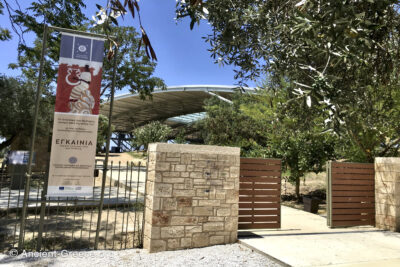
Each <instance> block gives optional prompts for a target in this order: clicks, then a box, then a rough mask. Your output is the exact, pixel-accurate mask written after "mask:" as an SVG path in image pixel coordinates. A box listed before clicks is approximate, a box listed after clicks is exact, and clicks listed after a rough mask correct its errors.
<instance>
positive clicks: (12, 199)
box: [0, 187, 143, 210]
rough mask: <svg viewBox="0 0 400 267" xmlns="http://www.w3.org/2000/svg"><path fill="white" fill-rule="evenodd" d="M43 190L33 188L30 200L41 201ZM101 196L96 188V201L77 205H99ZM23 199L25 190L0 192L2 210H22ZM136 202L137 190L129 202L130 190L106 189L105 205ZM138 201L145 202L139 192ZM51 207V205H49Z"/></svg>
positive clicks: (30, 203)
mask: <svg viewBox="0 0 400 267" xmlns="http://www.w3.org/2000/svg"><path fill="white" fill-rule="evenodd" d="M41 191H42V190H39V192H38V190H37V189H36V188H32V189H31V191H30V193H29V199H32V200H37V199H39V200H40V196H41V194H42V192H41ZM38 193H39V194H38ZM100 194H101V188H100V187H95V188H94V201H93V202H79V201H78V202H77V205H79V206H82V205H97V204H98V201H99V200H100ZM23 199H24V191H23V190H20V191H19V190H11V192H10V191H9V190H8V188H6V189H3V190H2V191H1V192H0V210H6V209H7V207H9V208H16V207H19V208H22V205H23ZM50 199H51V200H57V199H58V198H56V197H54V198H50ZM59 199H60V200H62V199H66V198H61V197H60V198H59ZM86 199H88V200H91V199H92V198H86ZM135 201H136V189H134V190H132V191H131V192H130V200H129V190H126V192H125V189H124V188H122V187H120V188H119V190H118V187H111V190H110V187H106V189H105V191H104V204H105V205H107V204H110V205H113V204H117V203H118V204H122V203H128V202H131V203H134V202H135ZM138 201H143V194H141V193H140V190H139V195H138ZM72 204H73V203H72V202H69V205H72ZM28 205H29V207H38V206H40V203H39V202H36V201H35V202H29V203H28ZM47 205H49V204H47ZM57 205H60V206H63V205H65V203H62V202H60V203H59V204H58V203H50V206H57Z"/></svg>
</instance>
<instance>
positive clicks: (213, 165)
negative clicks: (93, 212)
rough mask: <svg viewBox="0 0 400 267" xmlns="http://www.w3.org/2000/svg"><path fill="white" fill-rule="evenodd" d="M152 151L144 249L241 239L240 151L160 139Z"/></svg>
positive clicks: (186, 246) (192, 245)
mask: <svg viewBox="0 0 400 267" xmlns="http://www.w3.org/2000/svg"><path fill="white" fill-rule="evenodd" d="M148 153H149V162H148V176H147V184H146V194H147V196H146V207H145V225H144V240H143V241H144V242H143V245H144V248H145V249H147V250H148V251H149V252H158V251H164V250H177V249H185V248H195V247H205V246H210V245H216V244H227V243H234V242H236V240H237V228H238V202H239V170H240V149H239V148H235V147H219V146H203V145H180V144H165V143H156V144H150V145H149V149H148Z"/></svg>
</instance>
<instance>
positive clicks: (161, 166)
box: [156, 162, 171, 171]
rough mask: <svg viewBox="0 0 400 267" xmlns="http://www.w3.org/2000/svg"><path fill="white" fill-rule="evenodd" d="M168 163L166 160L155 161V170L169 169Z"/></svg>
mask: <svg viewBox="0 0 400 267" xmlns="http://www.w3.org/2000/svg"><path fill="white" fill-rule="evenodd" d="M170 167H171V166H170V164H169V163H168V162H157V163H156V171H169V170H170Z"/></svg>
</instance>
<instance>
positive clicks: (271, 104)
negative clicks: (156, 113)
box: [201, 88, 338, 196]
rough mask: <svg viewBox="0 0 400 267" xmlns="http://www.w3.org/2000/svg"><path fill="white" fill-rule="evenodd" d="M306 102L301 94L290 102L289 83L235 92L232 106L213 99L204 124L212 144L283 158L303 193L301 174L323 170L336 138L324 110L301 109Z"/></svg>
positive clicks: (249, 154) (247, 155) (251, 155)
mask: <svg viewBox="0 0 400 267" xmlns="http://www.w3.org/2000/svg"><path fill="white" fill-rule="evenodd" d="M303 105H305V103H304V101H303V99H291V100H290V101H289V99H288V91H287V88H281V89H280V90H273V89H267V90H266V91H264V92H259V93H258V94H255V95H237V96H236V97H235V98H234V100H233V104H232V105H229V104H227V103H225V102H222V101H220V100H218V99H212V100H210V101H208V102H207V106H206V110H207V117H206V118H205V119H204V120H203V121H202V122H201V126H202V127H203V131H204V133H205V140H206V142H207V143H209V144H216V145H230V146H240V147H241V149H242V150H241V151H242V156H245V157H264V158H270V157H273V158H281V159H282V161H283V168H284V171H286V170H287V171H288V173H289V174H290V180H291V181H292V182H295V183H296V185H297V195H298V196H299V186H300V178H301V177H302V176H304V174H306V173H307V172H315V173H318V172H321V171H322V170H323V168H324V166H325V162H326V161H327V160H329V159H333V158H334V157H335V144H336V143H337V142H338V139H337V136H336V135H335V134H333V133H332V132H329V131H325V128H324V120H323V119H322V117H320V116H319V114H320V113H319V112H315V111H311V112H302V111H305V109H304V108H302V106H303Z"/></svg>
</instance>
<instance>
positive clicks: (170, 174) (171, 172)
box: [160, 171, 180, 178]
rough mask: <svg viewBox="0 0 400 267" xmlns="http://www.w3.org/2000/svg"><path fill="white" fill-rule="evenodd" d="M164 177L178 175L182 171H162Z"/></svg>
mask: <svg viewBox="0 0 400 267" xmlns="http://www.w3.org/2000/svg"><path fill="white" fill-rule="evenodd" d="M160 173H161V174H162V176H163V177H175V178H176V177H178V178H179V176H180V172H174V171H168V172H160Z"/></svg>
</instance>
